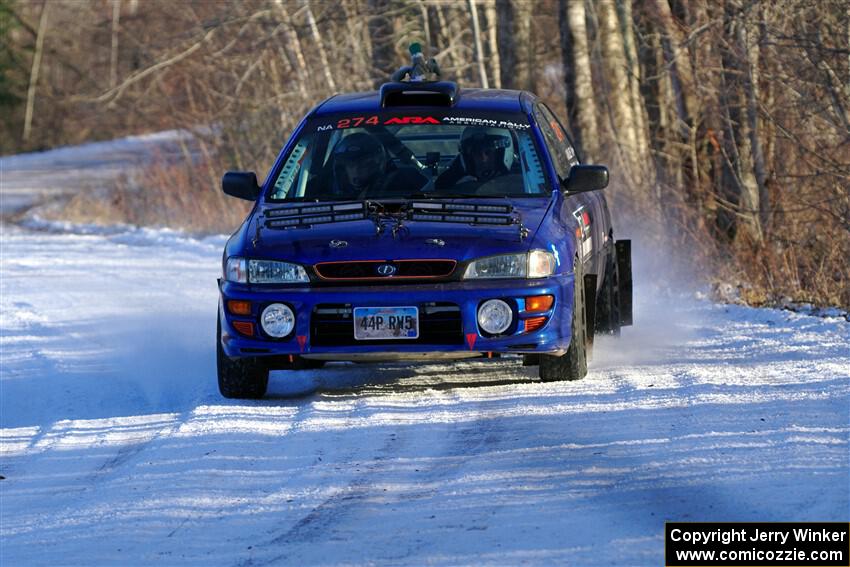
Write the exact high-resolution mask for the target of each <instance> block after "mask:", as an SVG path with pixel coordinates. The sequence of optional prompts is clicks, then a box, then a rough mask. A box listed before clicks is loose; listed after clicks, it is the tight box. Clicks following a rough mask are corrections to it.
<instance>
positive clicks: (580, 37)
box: [560, 0, 599, 160]
mask: <svg viewBox="0 0 850 567" xmlns="http://www.w3.org/2000/svg"><path fill="white" fill-rule="evenodd" d="M560 13H561V17H562V18H563V19H564V21H563V22H562V24H561V53H562V57H563V66H564V79H565V83H566V88H565V99H566V100H565V102H566V107H567V115H568V118H569V123H570V128H571V129H572V132H573V139H574V141H575V142H576V144H577V145H578V147H579V150H580V152H581V153H582V154H583V157H584V158H585V159H590V160H594V159H599V145H598V140H599V128H598V126H597V123H596V104H595V102H594V94H593V79H592V77H591V66H590V50H589V49H588V44H587V26H586V22H585V20H586V13H585V6H584V0H561V3H560Z"/></svg>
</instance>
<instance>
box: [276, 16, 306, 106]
mask: <svg viewBox="0 0 850 567" xmlns="http://www.w3.org/2000/svg"><path fill="white" fill-rule="evenodd" d="M275 6H276V8H277V12H278V14H279V15H280V19H281V21H282V22H283V24H284V37H285V38H286V44H287V47H288V48H289V52H290V53H292V56H293V59H294V61H293V62H292V66H293V67H294V68H295V72H296V78H295V81H296V83H297V84H298V90H299V92H300V93H301V96H302V97H304V98H305V99H306V98H307V97H308V94H307V80H308V75H307V61H306V60H305V59H304V50H303V49H301V40H300V39H298V31H297V30H296V29H295V27H294V26H293V25H292V19H291V18H290V17H289V12H287V11H286V5H285V4H284V2H283V0H275Z"/></svg>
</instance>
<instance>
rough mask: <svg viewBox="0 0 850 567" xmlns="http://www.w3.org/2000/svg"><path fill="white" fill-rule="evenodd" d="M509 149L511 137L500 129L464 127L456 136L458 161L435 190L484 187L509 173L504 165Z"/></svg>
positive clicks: (454, 162) (439, 178)
mask: <svg viewBox="0 0 850 567" xmlns="http://www.w3.org/2000/svg"><path fill="white" fill-rule="evenodd" d="M510 147H511V137H510V135H509V134H508V133H507V132H506V131H505V130H503V129H501V128H487V127H483V126H469V127H467V128H466V129H465V130H464V131H463V134H461V136H460V153H459V155H458V157H457V158H455V160H454V161H453V162H452V164H451V165H450V166H449V168H448V169H447V170H446V171H444V172H443V173H442V174H440V176H439V177H438V178H437V180H436V182H435V184H434V186H435V188H436V189H437V190H438V191H440V190H443V189H449V188H451V187H452V186H454V185H455V184H457V183H465V182H467V181H477V182H479V183H485V182H487V181H490V180H491V179H493V178H494V177H498V176H500V175H505V174H507V173H510V170H509V169H508V166H507V165H506V164H505V161H506V160H505V157H506V153H507V151H509V149H510Z"/></svg>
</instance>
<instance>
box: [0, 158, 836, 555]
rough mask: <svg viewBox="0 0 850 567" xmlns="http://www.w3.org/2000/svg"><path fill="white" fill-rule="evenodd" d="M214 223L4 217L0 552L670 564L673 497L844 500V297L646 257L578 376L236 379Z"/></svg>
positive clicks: (517, 371) (386, 368)
mask: <svg viewBox="0 0 850 567" xmlns="http://www.w3.org/2000/svg"><path fill="white" fill-rule="evenodd" d="M4 159H5V158H4ZM0 226H2V225H0ZM31 229H37V231H33V230H31ZM222 244H223V237H216V238H210V239H206V240H200V241H199V240H192V239H190V238H187V237H185V236H183V235H181V234H179V233H174V232H172V231H157V230H152V229H135V228H132V227H123V228H120V229H115V230H101V229H93V228H91V227H89V228H85V227H83V228H80V227H70V226H61V225H55V224H53V225H48V224H38V221H36V223H35V224H32V225H30V227H29V229H25V228H18V227H11V226H2V228H0V475H2V476H3V477H5V480H0V540H2V543H0V564H2V565H57V564H62V565H87V566H90V565H105V564H128V565H144V564H165V565H210V564H216V565H244V566H247V565H277V564H280V565H291V564H298V565H306V564H310V565H330V564H343V565H346V564H348V565H362V564H364V563H369V564H382V565H384V564H417V565H418V564H440V565H442V564H520V563H524V564H537V565H551V564H564V563H569V564H577V565H603V564H604V565H610V564H616V565H661V564H662V561H663V559H662V554H663V539H662V534H663V523H664V521H665V520H691V521H710V520H726V521H756V520H768V521H792V520H834V521H846V520H847V519H848V515H850V495H848V486H849V485H850V482H848V480H850V469H848V456H850V450H849V449H848V434H850V425H848V424H850V419H848V411H850V347H848V345H850V324H848V322H847V321H846V320H844V319H843V318H841V317H833V318H830V317H826V318H817V317H811V316H807V315H804V314H797V313H792V312H788V311H776V310H769V309H751V308H747V307H740V306H723V305H715V304H712V303H710V302H707V301H699V300H693V299H688V298H687V297H686V296H679V295H662V294H660V293H658V292H657V291H655V290H653V289H651V288H649V287H648V286H646V285H641V284H643V282H645V281H646V280H642V281H640V280H639V281H638V284H639V286H640V287H639V288H638V296H637V300H638V301H637V305H636V319H637V325H636V326H635V327H633V328H628V329H626V330H624V332H623V335H622V337H620V338H619V339H613V338H603V339H599V340H598V341H597V344H596V348H595V353H594V359H593V362H592V364H591V369H590V374H589V375H588V377H587V378H586V379H585V380H582V381H579V382H575V383H556V384H542V383H539V382H537V380H536V378H535V369H530V368H523V367H522V366H521V365H520V361H519V360H518V359H515V358H504V359H499V360H494V361H466V362H459V363H455V364H422V365H411V366H407V365H399V364H368V365H366V364H358V365H353V364H346V365H343V364H334V365H330V366H328V367H326V368H325V369H323V370H319V371H312V372H290V373H287V372H276V373H274V375H273V376H272V381H271V385H270V395H269V397H268V398H267V399H265V400H262V401H257V402H236V401H228V400H224V399H222V398H221V397H219V395H218V393H217V389H216V383H215V364H214V354H215V353H214V340H215V315H216V302H217V289H216V283H215V278H216V277H217V276H218V272H219V270H220V253H221V245H222Z"/></svg>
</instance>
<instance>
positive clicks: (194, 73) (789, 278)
mask: <svg viewBox="0 0 850 567" xmlns="http://www.w3.org/2000/svg"><path fill="white" fill-rule="evenodd" d="M413 41H419V42H421V43H422V44H423V46H424V47H425V50H426V52H428V53H429V54H430V55H432V56H434V57H436V58H437V59H438V61H439V62H440V64H441V67H442V70H443V76H444V78H446V79H449V80H457V81H458V82H459V83H460V84H461V86H462V87H478V86H485V87H497V88H509V89H525V90H529V91H532V92H534V93H536V94H538V95H539V96H541V97H542V98H543V99H544V100H545V101H546V103H547V104H548V105H549V106H550V107H551V108H553V109H554V110H555V111H556V113H557V114H558V115H559V116H560V117H561V119H562V120H563V121H564V122H565V123H566V125H567V126H568V128H569V129H570V131H571V133H572V135H573V138H574V140H575V142H576V144H577V146H578V148H579V149H580V153H581V156H582V158H583V161H585V162H591V163H604V164H606V165H608V166H609V168H610V170H611V173H612V184H611V186H610V188H609V189H608V190H606V191H608V198H609V201H610V202H611V208H612V210H613V211H614V212H615V215H616V217H617V219H616V220H617V221H618V222H619V223H620V224H619V225H615V226H627V227H629V228H628V230H630V231H633V232H639V233H640V234H641V238H642V240H641V245H642V246H645V247H657V248H655V249H657V250H662V251H663V254H670V255H674V256H675V257H676V260H677V261H678V262H683V263H684V264H686V265H688V266H690V267H691V268H695V269H696V270H697V271H698V272H699V273H700V274H702V277H703V278H704V280H705V281H706V282H709V283H713V284H715V289H716V290H718V291H719V292H720V293H721V295H725V296H726V298H727V299H729V298H731V299H737V300H742V301H745V302H747V303H751V304H773V305H775V304H787V303H788V302H811V303H814V304H817V305H835V306H842V307H844V308H848V307H850V269H848V263H847V262H848V258H850V3H847V2H846V0H775V1H771V0H762V1H756V0H639V1H632V0H340V1H333V2H331V1H320V0H253V1H251V0H249V1H241V0H232V1H218V0H185V1H181V2H177V3H175V2H173V1H172V0H46V1H42V0H0V153H3V154H8V153H17V152H23V151H34V150H42V149H48V148H52V147H56V146H60V145H67V144H79V143H82V142H87V141H92V140H105V139H112V138H116V137H120V136H125V135H130V134H142V133H149V132H156V131H161V130H169V129H184V130H187V131H191V132H192V133H193V136H192V137H191V138H190V139H185V143H184V146H183V152H182V157H181V158H180V159H177V160H175V159H174V158H173V156H162V158H161V159H155V160H153V161H152V162H149V163H146V164H144V167H143V169H142V171H141V173H135V174H132V175H127V176H125V177H124V178H122V179H121V180H120V182H119V183H118V186H117V187H112V188H110V190H109V191H103V192H98V191H89V192H81V193H79V194H77V195H76V196H74V197H72V198H70V199H69V200H68V201H67V202H64V203H63V205H62V207H61V209H60V210H59V212H58V213H57V214H58V215H60V216H62V217H63V218H70V219H73V220H79V221H86V222H91V221H95V222H105V223H111V222H129V223H133V224H147V225H167V226H172V227H176V228H184V229H187V230H190V231H199V232H210V231H215V232H229V231H232V230H233V229H234V228H235V227H236V226H237V225H238V224H239V223H240V222H241V220H242V218H243V217H244V214H245V212H246V209H245V208H244V206H243V204H241V203H236V202H235V201H234V200H232V199H226V198H225V197H224V196H223V195H222V193H221V191H220V179H221V175H222V173H223V172H224V171H226V170H228V169H247V170H255V171H257V172H258V173H259V175H260V177H262V176H263V174H264V173H265V172H266V171H267V170H268V168H269V167H270V166H271V164H272V162H273V160H274V157H275V155H276V153H277V152H278V151H279V149H280V147H281V146H282V145H283V143H284V142H285V141H286V139H287V137H288V136H289V134H290V133H291V132H292V130H293V128H294V126H295V125H296V124H297V122H298V120H300V118H301V117H302V116H303V114H304V113H305V112H306V111H307V110H308V109H309V108H310V107H312V106H313V105H314V104H315V103H317V102H318V101H320V100H321V99H323V98H326V97H328V96H330V95H332V94H333V93H335V92H343V91H357V90H371V89H373V88H375V87H377V86H379V85H380V84H381V83H383V82H385V81H386V80H388V77H389V75H390V74H391V73H392V71H393V70H395V69H396V68H397V67H399V66H400V65H402V64H406V63H407V62H408V61H409V56H408V54H407V47H408V45H409V44H410V43H411V42H413ZM0 182H2V180H0ZM621 235H622V231H621Z"/></svg>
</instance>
